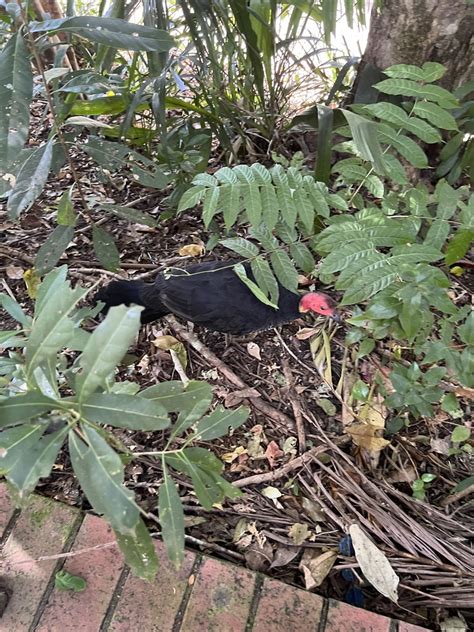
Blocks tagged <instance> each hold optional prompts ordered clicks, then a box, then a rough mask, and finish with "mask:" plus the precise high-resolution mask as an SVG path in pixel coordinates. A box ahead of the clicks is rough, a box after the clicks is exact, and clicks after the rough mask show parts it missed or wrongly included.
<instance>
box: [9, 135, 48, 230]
mask: <svg viewBox="0 0 474 632" xmlns="http://www.w3.org/2000/svg"><path fill="white" fill-rule="evenodd" d="M52 157H53V141H52V140H49V141H48V142H47V143H45V144H44V145H42V146H41V147H38V148H37V149H35V150H33V151H32V152H31V153H30V154H29V155H28V157H27V159H26V160H25V162H24V163H23V164H22V166H21V169H20V171H19V173H18V176H17V179H16V182H15V186H14V187H13V189H12V191H11V193H10V196H9V198H8V203H7V210H8V213H9V215H10V217H13V218H17V217H18V216H19V215H20V213H21V212H22V211H27V210H28V209H29V208H30V207H31V205H32V204H33V202H34V201H35V200H36V198H37V197H38V196H39V194H40V193H41V191H42V190H43V187H44V185H45V184H46V180H47V179H48V174H49V170H50V168H51V160H52Z"/></svg>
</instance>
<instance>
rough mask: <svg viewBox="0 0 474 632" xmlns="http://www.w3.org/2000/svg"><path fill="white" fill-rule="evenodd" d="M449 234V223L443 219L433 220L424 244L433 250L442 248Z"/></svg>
mask: <svg viewBox="0 0 474 632" xmlns="http://www.w3.org/2000/svg"><path fill="white" fill-rule="evenodd" d="M449 232H450V227H449V222H447V221H446V220H445V219H435V221H434V222H433V223H432V224H431V226H430V227H429V229H428V232H427V233H426V237H425V242H424V243H425V244H428V245H429V246H433V247H434V248H438V249H439V248H442V247H443V246H444V242H445V241H446V239H447V238H448V235H449Z"/></svg>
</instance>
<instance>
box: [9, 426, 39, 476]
mask: <svg viewBox="0 0 474 632" xmlns="http://www.w3.org/2000/svg"><path fill="white" fill-rule="evenodd" d="M45 428H46V426H45V425H44V424H41V425H39V424H36V425H35V424H27V425H23V426H18V427H16V428H8V429H7V430H2V432H0V475H3V474H5V473H7V472H9V471H10V470H11V468H12V467H14V466H15V464H16V463H17V462H18V461H20V460H21V459H22V458H23V454H24V453H25V452H27V451H28V450H29V449H30V448H32V447H34V446H35V445H36V444H37V442H38V440H39V439H40V437H41V435H42V434H43V432H44V431H45Z"/></svg>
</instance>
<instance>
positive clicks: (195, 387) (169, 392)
mask: <svg viewBox="0 0 474 632" xmlns="http://www.w3.org/2000/svg"><path fill="white" fill-rule="evenodd" d="M140 396H141V397H144V398H146V399H149V400H152V401H153V402H156V403H157V404H159V405H160V406H162V407H163V408H164V409H165V410H166V411H167V412H168V413H172V412H182V411H192V410H194V409H195V408H196V407H200V405H201V402H203V406H204V403H206V404H207V408H209V406H210V405H211V402H212V388H211V385H210V384H208V383H207V382H198V381H195V380H191V381H190V382H188V384H187V385H186V386H185V385H184V384H183V383H182V382H178V381H170V382H160V384H155V385H154V386H150V387H149V388H146V389H145V390H144V391H142V392H141V393H140ZM207 408H205V409H204V410H207ZM201 414H202V413H201Z"/></svg>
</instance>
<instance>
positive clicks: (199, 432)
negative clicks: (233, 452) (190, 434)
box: [196, 406, 249, 441]
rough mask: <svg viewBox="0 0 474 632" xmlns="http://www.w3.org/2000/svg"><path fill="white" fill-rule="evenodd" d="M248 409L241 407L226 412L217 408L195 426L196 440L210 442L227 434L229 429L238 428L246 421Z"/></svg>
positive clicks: (220, 407) (221, 408) (219, 407)
mask: <svg viewBox="0 0 474 632" xmlns="http://www.w3.org/2000/svg"><path fill="white" fill-rule="evenodd" d="M248 416H249V409H248V408H245V407H243V406H241V407H239V408H236V409H235V410H227V409H225V408H223V407H222V406H218V407H217V408H216V409H215V410H213V411H212V413H210V414H209V415H206V417H203V418H202V419H200V421H199V422H198V423H197V425H196V439H197V440H199V441H210V440H211V439H217V438H219V437H222V436H224V435H225V434H227V433H228V431H229V428H238V427H239V426H241V425H242V424H243V423H245V422H246V421H247V418H248Z"/></svg>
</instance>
